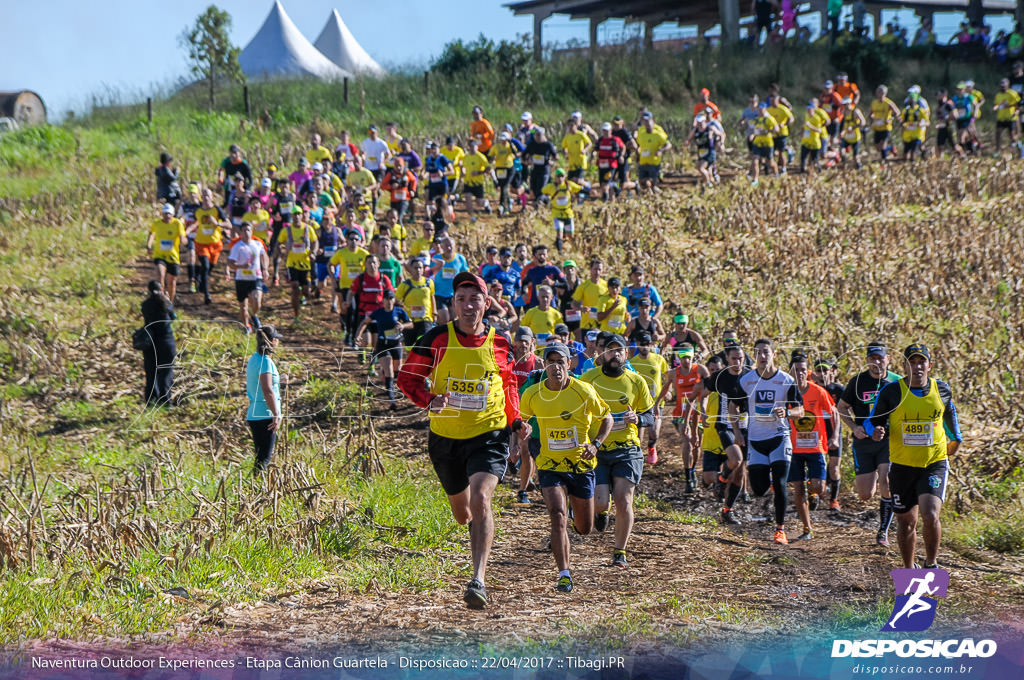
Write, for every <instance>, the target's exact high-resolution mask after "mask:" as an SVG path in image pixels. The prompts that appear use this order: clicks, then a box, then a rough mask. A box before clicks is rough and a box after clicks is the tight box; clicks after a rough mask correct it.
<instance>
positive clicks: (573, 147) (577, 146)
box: [561, 130, 590, 170]
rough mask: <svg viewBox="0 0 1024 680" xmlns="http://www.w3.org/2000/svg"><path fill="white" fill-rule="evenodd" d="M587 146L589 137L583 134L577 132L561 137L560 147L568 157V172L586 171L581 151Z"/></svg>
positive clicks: (585, 161)
mask: <svg viewBox="0 0 1024 680" xmlns="http://www.w3.org/2000/svg"><path fill="white" fill-rule="evenodd" d="M589 144H590V137H588V136H587V134H586V133H585V132H580V131H579V130H577V131H576V132H573V133H570V134H567V135H566V136H564V137H562V145H561V147H562V148H563V149H565V153H566V155H568V156H569V169H570V170H586V169H587V157H586V155H585V154H584V153H583V151H584V149H586V148H587V145H589Z"/></svg>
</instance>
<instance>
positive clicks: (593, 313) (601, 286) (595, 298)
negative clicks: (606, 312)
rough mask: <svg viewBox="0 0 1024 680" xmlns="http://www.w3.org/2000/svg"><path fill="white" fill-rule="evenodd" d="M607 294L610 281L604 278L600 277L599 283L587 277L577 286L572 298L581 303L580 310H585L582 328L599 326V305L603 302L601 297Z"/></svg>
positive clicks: (581, 323)
mask: <svg viewBox="0 0 1024 680" xmlns="http://www.w3.org/2000/svg"><path fill="white" fill-rule="evenodd" d="M607 294H608V282H607V281H605V280H604V279H599V280H598V282H597V283H594V282H593V281H591V280H590V279H587V280H586V281H582V282H581V283H580V285H578V286H576V290H574V291H573V293H572V299H573V300H575V301H576V302H579V303H580V311H582V312H583V320H582V321H581V322H580V328H582V329H583V330H585V331H586V330H590V329H591V328H597V309H598V307H597V306H598V305H599V304H600V303H601V297H602V296H604V295H607Z"/></svg>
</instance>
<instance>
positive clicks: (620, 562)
mask: <svg viewBox="0 0 1024 680" xmlns="http://www.w3.org/2000/svg"><path fill="white" fill-rule="evenodd" d="M612 566H613V567H628V566H629V562H627V561H626V551H625V550H616V551H615V552H614V553H612Z"/></svg>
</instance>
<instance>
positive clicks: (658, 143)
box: [636, 128, 668, 165]
mask: <svg viewBox="0 0 1024 680" xmlns="http://www.w3.org/2000/svg"><path fill="white" fill-rule="evenodd" d="M666 142H668V135H666V134H665V132H664V131H663V130H660V129H659V128H654V129H653V130H651V131H650V132H648V131H647V130H645V129H643V128H641V129H640V131H639V132H637V133H636V145H637V146H638V147H639V148H640V165H661V154H659V153H658V149H660V148H661V147H663V146H665V143H666Z"/></svg>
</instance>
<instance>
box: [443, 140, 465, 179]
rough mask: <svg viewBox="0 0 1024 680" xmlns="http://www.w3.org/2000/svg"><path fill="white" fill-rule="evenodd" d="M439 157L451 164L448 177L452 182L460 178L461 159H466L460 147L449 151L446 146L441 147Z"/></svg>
mask: <svg viewBox="0 0 1024 680" xmlns="http://www.w3.org/2000/svg"><path fill="white" fill-rule="evenodd" d="M441 155H442V156H444V157H445V158H447V159H448V160H449V161H450V162H451V165H450V166H449V167H450V170H449V173H448V176H449V177H451V178H452V179H453V180H454V179H459V178H460V177H462V159H464V158H465V157H466V152H465V151H463V150H462V147H461V146H456V147H453V148H451V149H449V148H448V147H447V146H442V147H441Z"/></svg>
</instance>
